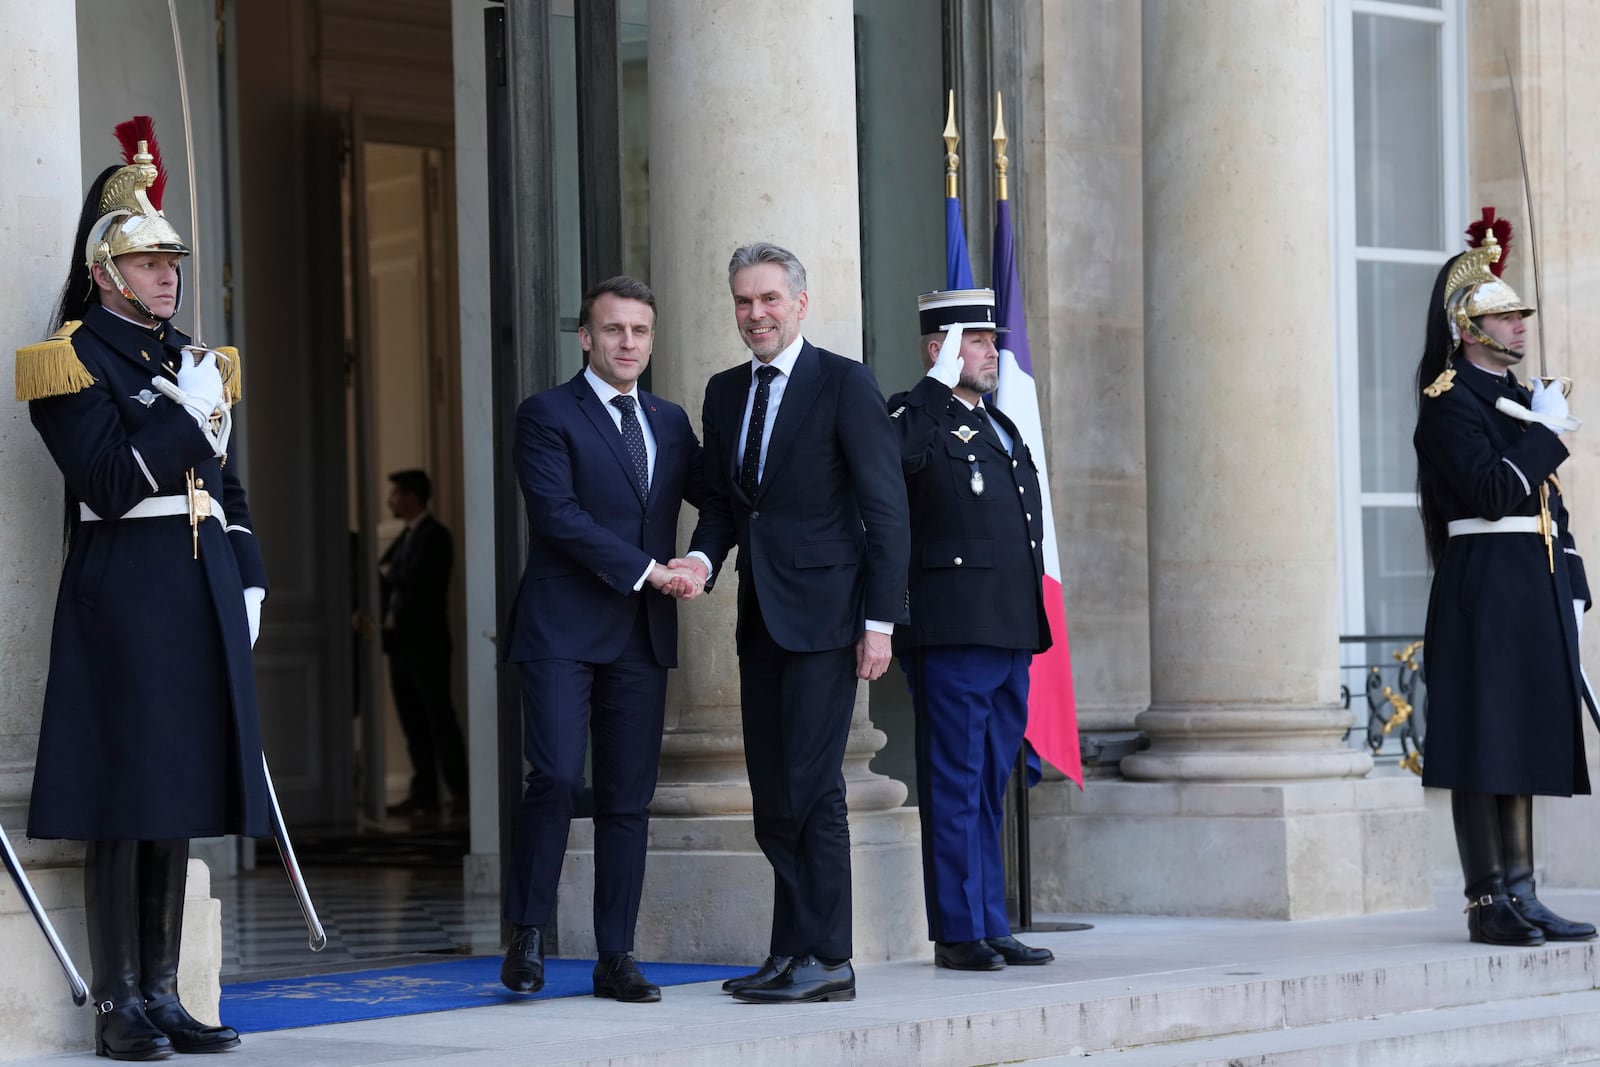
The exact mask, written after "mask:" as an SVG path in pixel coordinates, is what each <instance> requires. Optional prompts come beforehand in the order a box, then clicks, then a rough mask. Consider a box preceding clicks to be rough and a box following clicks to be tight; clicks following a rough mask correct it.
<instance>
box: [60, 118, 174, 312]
mask: <svg viewBox="0 0 1600 1067" xmlns="http://www.w3.org/2000/svg"><path fill="white" fill-rule="evenodd" d="M117 140H118V141H120V142H121V144H122V158H123V159H124V160H125V161H126V163H127V166H124V167H122V168H121V169H119V170H117V171H116V172H115V173H113V174H112V175H111V177H109V178H107V179H106V184H105V188H104V190H103V191H102V192H101V194H100V203H99V205H98V208H97V210H98V211H99V218H98V219H97V220H96V221H95V223H94V225H93V226H91V227H90V228H89V237H88V240H87V241H86V242H85V244H84V249H83V260H84V265H85V266H88V267H90V268H93V266H94V265H95V264H96V263H98V264H100V266H101V267H103V268H104V269H105V272H106V274H108V275H109V276H110V278H111V281H112V284H114V285H115V286H116V287H117V290H118V291H119V292H120V293H121V294H122V295H123V297H124V298H125V299H126V300H127V301H128V302H129V303H130V304H132V305H133V306H134V307H135V308H136V309H137V310H138V311H139V312H140V313H141V314H144V315H147V316H149V317H150V318H152V319H154V318H156V317H157V316H156V315H155V314H154V313H152V312H151V310H150V309H149V308H148V307H146V306H145V305H144V302H143V301H142V300H140V299H139V297H138V296H137V294H135V293H134V291H133V290H132V289H131V288H130V287H129V286H128V283H127V282H126V281H124V280H123V277H122V272H121V271H119V270H117V265H116V259H117V257H118V256H125V255H128V254H130V253H133V252H170V253H173V254H175V255H180V256H187V255H188V254H189V246H188V245H186V244H184V243H183V239H182V238H181V237H179V236H178V231H177V230H175V229H173V228H172V224H171V223H170V222H168V221H167V218H166V216H165V215H163V214H162V213H161V198H162V192H163V191H164V190H165V188H166V184H167V175H166V171H165V170H164V169H163V168H162V166H161V149H160V148H159V147H158V146H157V144H156V131H155V124H154V123H153V122H151V120H150V117H149V116H148V115H138V116H135V117H134V118H132V119H130V120H129V121H127V122H123V123H119V124H118V125H117ZM180 278H181V276H180ZM179 292H180V294H181V292H182V285H181V281H180V285H179Z"/></svg>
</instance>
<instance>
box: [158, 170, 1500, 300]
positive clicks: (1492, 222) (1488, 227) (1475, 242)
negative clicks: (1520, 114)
mask: <svg viewBox="0 0 1600 1067" xmlns="http://www.w3.org/2000/svg"><path fill="white" fill-rule="evenodd" d="M152 151H153V149H152ZM1486 233H1493V234H1494V239H1495V241H1496V242H1498V243H1499V245H1500V259H1499V261H1498V262H1496V263H1491V264H1489V270H1490V271H1492V272H1493V273H1494V276H1495V277H1496V278H1498V277H1500V275H1501V274H1502V273H1504V272H1505V269H1506V257H1507V256H1509V255H1510V254H1511V220H1510V219H1497V218H1495V217H1494V208H1492V207H1486V208H1484V209H1483V218H1481V219H1478V220H1476V221H1475V222H1473V224H1472V225H1471V226H1468V227H1467V247H1468V248H1477V247H1479V246H1480V245H1482V244H1483V235H1484V234H1486Z"/></svg>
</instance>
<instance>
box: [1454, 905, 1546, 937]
mask: <svg viewBox="0 0 1600 1067" xmlns="http://www.w3.org/2000/svg"><path fill="white" fill-rule="evenodd" d="M1466 912H1467V938H1468V939H1469V940H1472V941H1476V942H1478V943H1479V944H1483V945H1542V944H1544V931H1543V930H1540V929H1539V928H1538V927H1537V926H1534V925H1533V924H1532V923H1530V922H1528V921H1527V920H1526V919H1524V918H1523V917H1522V916H1521V915H1520V914H1518V912H1517V909H1516V908H1515V907H1513V906H1512V903H1511V898H1510V897H1508V896H1506V895H1505V894H1503V893H1493V894H1490V893H1485V894H1483V896H1481V897H1479V898H1478V899H1477V900H1474V901H1473V902H1472V903H1470V904H1468V905H1467V907H1466Z"/></svg>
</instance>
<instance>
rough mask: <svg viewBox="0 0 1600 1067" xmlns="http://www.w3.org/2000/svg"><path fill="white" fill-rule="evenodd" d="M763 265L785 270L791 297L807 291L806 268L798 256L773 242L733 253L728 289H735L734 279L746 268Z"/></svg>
mask: <svg viewBox="0 0 1600 1067" xmlns="http://www.w3.org/2000/svg"><path fill="white" fill-rule="evenodd" d="M761 263H776V264H777V265H778V266H780V267H782V268H783V276H784V278H785V279H786V280H787V281H788V283H789V295H790V296H799V295H800V294H801V293H803V292H805V289H806V268H805V266H804V265H803V264H802V263H801V262H800V257H798V256H796V255H795V254H794V253H793V252H791V251H789V250H788V249H787V248H782V247H780V246H778V245H775V244H773V243H772V242H771V241H755V242H753V243H751V244H747V245H744V246H743V247H741V248H738V249H736V250H735V251H734V253H733V258H732V259H730V260H728V287H729V288H730V289H731V288H732V287H733V277H734V275H736V274H738V273H739V272H740V271H742V270H744V269H745V268H746V267H754V266H756V265H757V264H761Z"/></svg>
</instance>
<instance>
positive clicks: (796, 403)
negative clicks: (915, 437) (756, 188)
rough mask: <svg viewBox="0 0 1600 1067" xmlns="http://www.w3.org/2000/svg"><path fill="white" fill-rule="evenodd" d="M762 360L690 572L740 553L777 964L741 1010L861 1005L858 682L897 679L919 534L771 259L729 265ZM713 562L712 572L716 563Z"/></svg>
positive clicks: (743, 375) (849, 374)
mask: <svg viewBox="0 0 1600 1067" xmlns="http://www.w3.org/2000/svg"><path fill="white" fill-rule="evenodd" d="M728 283H729V287H730V289H731V290H732V292H733V310H734V318H735V320H736V322H737V324H738V327H739V336H740V338H741V339H742V340H743V341H744V343H745V346H746V347H748V348H749V349H750V352H751V354H752V355H753V357H754V358H753V359H752V360H751V361H750V362H748V363H744V364H741V365H739V366H737V367H734V368H732V369H730V370H726V371H723V372H721V373H719V374H717V375H715V376H713V377H712V378H711V380H710V381H709V382H708V383H707V384H706V399H705V410H704V413H703V415H702V420H701V430H702V432H703V433H704V434H705V444H706V448H705V456H706V463H705V475H706V501H705V503H704V504H702V505H701V506H700V522H699V525H698V526H697V527H696V529H695V532H694V536H693V538H692V539H691V549H692V550H693V551H694V552H695V553H697V555H695V556H692V557H690V560H689V561H686V562H688V563H689V564H690V565H693V566H696V567H700V568H702V569H701V570H700V574H701V576H702V577H703V578H705V579H707V580H709V579H710V577H711V574H712V573H713V572H714V571H716V569H717V568H720V567H721V565H722V562H723V560H724V559H725V558H726V557H727V554H728V552H729V550H730V549H732V548H734V547H735V546H737V547H738V549H739V554H738V560H737V568H738V575H739V620H738V629H737V635H738V636H737V640H738V651H739V685H740V705H741V711H742V718H743V724H744V748H745V766H746V769H747V771H748V772H749V775H750V791H751V795H752V801H753V807H754V815H755V835H756V841H757V842H758V843H759V844H760V846H761V850H762V852H763V853H764V854H765V855H766V857H767V860H768V862H769V863H771V864H772V873H773V906H772V941H771V955H770V956H769V957H768V958H767V960H766V962H765V963H764V964H763V965H762V966H761V968H760V969H759V970H757V971H756V972H755V973H754V974H751V975H748V976H746V977H744V978H736V979H731V980H730V981H729V982H728V983H726V984H725V985H724V987H723V988H724V989H726V990H727V991H728V992H731V993H733V994H734V996H736V997H738V998H739V999H741V1000H747V1001H754V1002H758V1003H798V1002H806V1001H815V1000H848V999H850V998H852V997H854V996H855V972H854V971H853V970H852V969H851V966H850V955H851V940H850V939H851V926H850V908H851V898H850V827H849V822H848V820H847V817H846V812H845V786H844V772H843V770H842V763H843V760H844V750H845V741H846V738H847V735H848V734H849V730H850V718H851V712H852V710H853V707H854V704H855V697H856V686H857V680H858V679H868V680H871V679H874V678H877V677H878V676H879V675H881V674H882V673H883V672H884V669H885V668H886V667H887V666H888V663H889V659H890V655H891V650H890V634H891V633H892V632H893V629H894V624H895V623H896V622H898V621H901V620H902V617H903V615H904V612H905V596H906V568H907V560H908V553H909V548H908V540H909V532H908V525H907V516H906V494H905V482H904V480H903V479H902V477H901V474H900V462H899V446H898V444H897V443H896V441H895V436H894V432H893V430H892V429H891V427H890V424H889V419H888V414H887V412H886V411H885V409H884V406H883V399H882V397H883V394H882V393H881V392H880V391H879V389H878V384H877V382H876V381H875V380H874V379H873V377H872V373H871V372H870V371H868V370H867V368H866V367H864V366H862V365H861V364H860V363H858V362H856V361H854V360H851V359H846V358H845V357H843V356H839V355H835V354H834V353H832V352H826V351H824V350H822V349H820V348H817V347H815V346H814V345H812V344H810V343H809V342H807V341H806V340H805V339H804V338H803V337H801V335H800V320H801V319H803V318H805V315H806V306H807V302H808V299H809V298H808V297H807V294H806V272H805V268H804V267H803V266H801V264H800V261H799V260H798V259H797V258H796V257H795V256H794V254H793V253H792V252H789V251H788V250H786V249H783V248H779V247H778V246H776V245H773V244H768V243H766V242H759V243H756V244H752V245H747V246H745V247H743V248H740V249H739V250H738V251H737V252H735V253H734V254H733V259H732V261H731V262H730V263H729V264H728ZM701 557H703V558H701Z"/></svg>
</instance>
